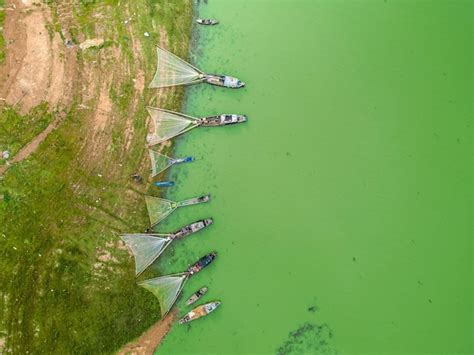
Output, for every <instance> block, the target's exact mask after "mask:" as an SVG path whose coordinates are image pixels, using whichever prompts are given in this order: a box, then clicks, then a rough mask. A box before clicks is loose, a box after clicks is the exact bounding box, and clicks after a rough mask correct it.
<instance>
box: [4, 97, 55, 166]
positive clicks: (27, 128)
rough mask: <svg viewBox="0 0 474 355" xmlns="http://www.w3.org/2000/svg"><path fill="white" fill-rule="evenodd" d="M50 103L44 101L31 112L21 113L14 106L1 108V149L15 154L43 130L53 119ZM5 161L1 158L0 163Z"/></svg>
mask: <svg viewBox="0 0 474 355" xmlns="http://www.w3.org/2000/svg"><path fill="white" fill-rule="evenodd" d="M53 118H54V115H53V114H52V113H50V112H48V104H47V103H42V104H40V105H38V106H36V107H35V108H33V109H32V110H31V111H30V113H29V114H27V115H21V114H19V113H18V112H17V111H16V110H15V109H14V108H13V107H10V106H5V107H3V108H0V151H3V150H9V151H10V154H11V156H13V155H15V154H16V153H17V152H18V151H19V150H20V149H21V148H22V147H23V146H24V145H25V144H26V143H28V142H29V141H31V140H32V139H33V138H34V137H35V136H36V135H37V134H38V133H40V132H42V131H43V130H44V129H45V128H46V127H47V126H48V125H49V124H50V123H51V121H52V120H53ZM4 163H5V161H4V160H3V159H0V165H1V164H4Z"/></svg>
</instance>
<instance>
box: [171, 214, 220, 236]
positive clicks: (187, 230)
mask: <svg viewBox="0 0 474 355" xmlns="http://www.w3.org/2000/svg"><path fill="white" fill-rule="evenodd" d="M213 222H214V221H213V220H212V218H206V219H201V220H199V221H197V222H193V223H191V224H188V225H186V226H184V227H183V228H181V229H178V230H177V231H176V232H174V233H173V237H172V238H173V239H179V238H184V237H187V236H188V235H190V234H193V233H196V232H199V231H200V230H201V229H204V228H206V227H207V226H210V225H211V224H212V223H213Z"/></svg>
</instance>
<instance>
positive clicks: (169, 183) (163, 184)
mask: <svg viewBox="0 0 474 355" xmlns="http://www.w3.org/2000/svg"><path fill="white" fill-rule="evenodd" d="M153 185H155V186H157V187H171V186H174V181H157V182H155V183H153Z"/></svg>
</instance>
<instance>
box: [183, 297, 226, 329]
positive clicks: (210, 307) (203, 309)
mask: <svg viewBox="0 0 474 355" xmlns="http://www.w3.org/2000/svg"><path fill="white" fill-rule="evenodd" d="M220 304H221V302H220V301H215V302H209V303H206V304H203V305H200V306H197V307H196V308H194V309H193V310H192V311H190V312H189V313H187V314H186V315H185V316H184V317H183V318H181V319H180V320H179V324H184V323H189V322H191V321H193V320H196V319H199V318H201V317H204V316H207V315H208V314H209V313H211V312H213V311H214V310H216V308H217V307H219V306H220Z"/></svg>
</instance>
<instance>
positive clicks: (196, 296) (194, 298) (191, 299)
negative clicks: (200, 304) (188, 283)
mask: <svg viewBox="0 0 474 355" xmlns="http://www.w3.org/2000/svg"><path fill="white" fill-rule="evenodd" d="M207 290H208V288H207V287H206V286H204V287H201V288H200V289H199V290H197V291H196V292H194V293H193V294H192V296H191V297H189V299H188V300H187V301H186V306H189V305H192V304H193V303H194V302H196V301H197V300H198V299H200V298H201V297H202V296H204V295H205V294H206V292H207Z"/></svg>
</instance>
